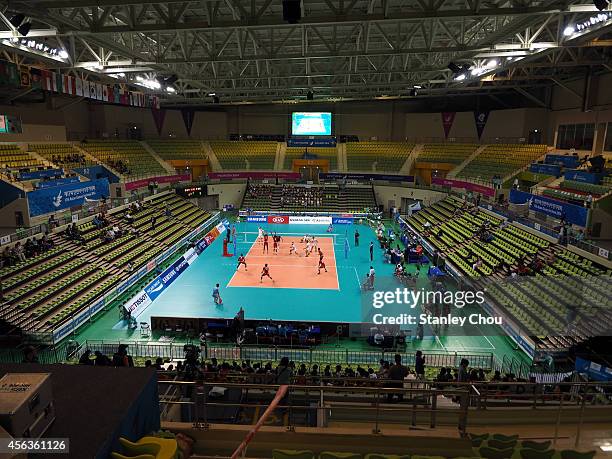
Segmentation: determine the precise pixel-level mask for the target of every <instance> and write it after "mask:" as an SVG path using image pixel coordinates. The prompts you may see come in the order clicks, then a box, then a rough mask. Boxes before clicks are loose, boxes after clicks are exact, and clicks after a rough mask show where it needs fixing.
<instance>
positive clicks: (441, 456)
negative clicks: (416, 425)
mask: <svg viewBox="0 0 612 459" xmlns="http://www.w3.org/2000/svg"><path fill="white" fill-rule="evenodd" d="M467 438H468V440H470V442H471V445H469V444H468V446H467V450H468V452H463V451H457V452H454V451H453V453H454V454H453V453H449V452H447V451H446V450H447V447H446V446H445V445H444V444H441V443H440V442H439V441H437V442H436V440H433V439H432V442H431V444H430V445H427V447H426V451H428V452H429V453H430V454H425V455H423V454H421V453H420V452H421V451H422V449H423V447H422V446H412V447H411V446H410V444H407V445H406V446H405V447H403V448H399V449H398V448H396V449H395V450H392V451H393V453H389V452H385V453H380V452H377V451H376V449H377V448H376V447H372V451H371V452H369V453H367V454H364V453H361V452H351V451H350V450H349V451H347V450H342V451H336V450H335V449H334V448H332V450H331V451H321V452H320V453H315V452H314V451H313V450H311V449H306V450H295V449H280V448H279V449H273V450H272V454H271V457H272V459H446V458H466V459H467V458H472V459H478V458H485V459H510V458H513V459H593V458H594V457H595V455H596V452H595V451H586V452H580V451H577V450H573V449H554V448H553V447H552V442H551V441H550V440H546V441H533V440H521V439H519V436H518V435H503V434H491V433H485V434H468V436H467ZM279 446H281V445H279ZM470 446H471V448H470ZM316 448H321V445H314V444H313V446H312V449H316ZM379 448H380V449H382V447H379ZM470 449H471V451H470ZM384 450H385V451H389V450H390V448H389V447H388V445H385V447H384Z"/></svg>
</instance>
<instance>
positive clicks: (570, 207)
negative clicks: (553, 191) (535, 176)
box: [510, 190, 589, 227]
mask: <svg viewBox="0 0 612 459" xmlns="http://www.w3.org/2000/svg"><path fill="white" fill-rule="evenodd" d="M510 202H511V203H512V204H529V210H533V211H534V212H540V213H543V214H546V215H550V216H551V217H554V218H556V219H559V220H561V219H564V220H565V221H566V222H568V223H573V224H574V225H578V226H583V227H584V226H586V223H587V217H588V214H589V213H588V209H587V208H585V207H581V206H576V205H574V204H569V203H567V202H563V201H558V200H556V199H552V198H548V197H546V196H536V195H534V194H531V193H526V192H524V191H519V190H510Z"/></svg>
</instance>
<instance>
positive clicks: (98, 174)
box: [74, 164, 119, 183]
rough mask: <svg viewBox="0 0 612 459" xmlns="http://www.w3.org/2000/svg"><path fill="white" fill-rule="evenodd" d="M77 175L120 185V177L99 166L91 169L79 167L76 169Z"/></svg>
mask: <svg viewBox="0 0 612 459" xmlns="http://www.w3.org/2000/svg"><path fill="white" fill-rule="evenodd" d="M74 171H75V172H76V173H77V174H80V175H83V176H85V177H87V178H88V179H91V180H97V179H101V178H105V177H106V178H107V179H108V181H109V183H119V177H117V176H116V175H115V174H113V173H112V172H111V171H109V170H108V169H107V168H106V167H104V166H101V165H99V164H97V165H95V166H89V167H77V168H75V169H74Z"/></svg>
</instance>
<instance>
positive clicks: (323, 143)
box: [287, 137, 336, 147]
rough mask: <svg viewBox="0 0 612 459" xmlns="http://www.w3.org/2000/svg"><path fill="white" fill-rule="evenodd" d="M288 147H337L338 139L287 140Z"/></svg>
mask: <svg viewBox="0 0 612 459" xmlns="http://www.w3.org/2000/svg"><path fill="white" fill-rule="evenodd" d="M287 146H288V147H335V146H336V138H335V137H330V138H328V139H309V138H293V137H292V138H290V139H289V140H287Z"/></svg>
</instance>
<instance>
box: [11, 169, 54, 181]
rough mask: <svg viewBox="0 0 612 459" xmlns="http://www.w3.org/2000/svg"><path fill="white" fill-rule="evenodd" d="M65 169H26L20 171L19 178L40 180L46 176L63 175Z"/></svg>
mask: <svg viewBox="0 0 612 459" xmlns="http://www.w3.org/2000/svg"><path fill="white" fill-rule="evenodd" d="M62 175H64V170H63V169H45V170H42V171H25V172H20V173H19V180H40V179H45V178H54V177H61V176H62Z"/></svg>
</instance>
